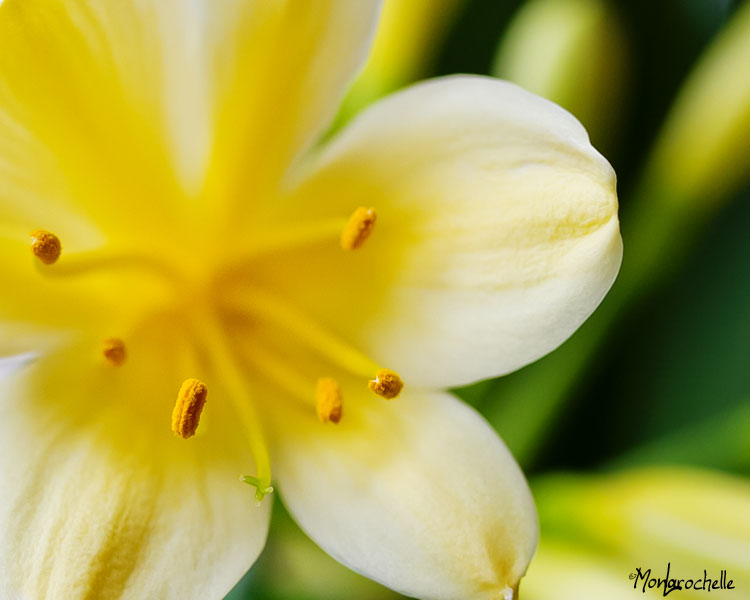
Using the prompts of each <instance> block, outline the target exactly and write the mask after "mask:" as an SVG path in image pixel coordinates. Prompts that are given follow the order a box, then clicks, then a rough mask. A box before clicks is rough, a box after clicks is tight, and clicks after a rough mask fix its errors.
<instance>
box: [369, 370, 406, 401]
mask: <svg viewBox="0 0 750 600" xmlns="http://www.w3.org/2000/svg"><path fill="white" fill-rule="evenodd" d="M367 387H369V388H370V390H372V391H373V392H374V393H376V394H377V395H378V396H381V397H382V398H385V399H386V400H392V399H393V398H395V397H396V396H398V395H399V394H400V393H401V390H402V389H403V388H404V382H403V381H402V380H401V377H400V376H399V374H398V373H396V372H395V371H391V370H390V369H380V370H379V371H378V372H377V373H376V374H375V379H372V380H370V381H368V382H367Z"/></svg>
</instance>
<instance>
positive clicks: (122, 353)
mask: <svg viewBox="0 0 750 600" xmlns="http://www.w3.org/2000/svg"><path fill="white" fill-rule="evenodd" d="M102 354H103V355H104V358H105V359H106V361H107V362H108V363H109V364H110V365H112V366H113V367H119V366H122V364H123V363H124V362H125V360H126V359H127V357H128V352H127V348H126V347H125V342H123V341H122V340H121V339H119V338H107V339H106V340H104V342H103V343H102Z"/></svg>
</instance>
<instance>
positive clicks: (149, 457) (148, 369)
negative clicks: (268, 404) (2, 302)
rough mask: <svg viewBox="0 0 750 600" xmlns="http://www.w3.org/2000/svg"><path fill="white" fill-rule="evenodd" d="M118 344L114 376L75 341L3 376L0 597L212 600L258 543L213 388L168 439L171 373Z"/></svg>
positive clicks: (261, 525)
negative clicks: (124, 356) (184, 428)
mask: <svg viewBox="0 0 750 600" xmlns="http://www.w3.org/2000/svg"><path fill="white" fill-rule="evenodd" d="M127 339H128V341H129V342H130V344H129V347H128V349H129V356H128V360H127V361H126V363H125V364H124V365H123V366H121V367H118V368H113V367H110V366H108V365H106V364H105V363H104V362H103V360H102V359H101V356H99V357H98V359H97V356H96V353H95V352H94V349H92V348H90V347H88V346H87V345H86V344H85V343H81V344H80V345H78V346H71V347H66V348H64V349H60V350H58V351H57V352H56V353H53V354H51V355H50V356H47V357H44V358H42V359H39V360H37V361H36V362H34V363H33V364H32V365H31V366H30V367H27V369H26V370H25V371H24V372H23V373H20V374H19V373H16V374H14V375H13V376H12V379H8V378H7V377H6V378H5V379H3V381H2V386H3V393H2V395H1V396H0V410H2V414H3V419H2V421H1V422H0V598H9V599H10V598H12V599H14V600H16V599H23V598H28V599H34V600H36V599H37V598H70V599H84V598H86V599H93V598H96V599H97V600H98V599H101V600H108V599H115V598H116V599H133V600H141V599H143V598H160V599H161V598H164V599H170V598H174V599H180V600H183V599H190V598H195V599H196V600H210V599H212V598H215V599H217V600H218V599H221V598H223V597H224V595H225V594H226V593H227V592H228V591H229V590H230V589H231V588H232V586H233V585H234V584H235V583H236V582H237V581H238V580H239V578H240V577H241V576H242V575H243V573H245V571H246V570H247V569H248V568H249V567H250V566H251V565H252V563H253V561H254V560H255V558H256V557H257V556H258V554H259V553H260V551H261V549H262V547H263V545H264V542H265V537H266V532H267V527H268V517H269V510H270V505H271V502H270V500H267V501H265V502H264V503H263V504H262V505H261V507H256V506H255V505H254V502H253V493H252V490H251V489H249V488H248V487H247V486H246V485H244V484H242V483H241V482H240V481H239V480H238V476H239V475H240V474H241V473H243V472H246V471H245V469H247V470H248V471H247V472H251V473H252V472H253V467H252V459H251V458H250V457H249V453H248V452H247V449H246V447H245V446H244V445H243V444H242V443H241V438H242V435H241V431H240V430H239V429H238V428H237V427H236V426H229V427H224V424H227V423H229V424H231V423H232V420H231V417H228V416H227V415H226V414H225V412H223V411H226V410H227V409H226V407H225V406H223V405H224V404H226V403H222V402H220V401H218V399H219V398H221V393H220V392H216V390H214V392H215V395H216V398H215V399H214V400H215V401H214V403H213V406H212V405H211V404H210V400H209V406H208V407H207V409H206V412H209V411H211V412H212V413H213V414H212V415H211V416H212V423H211V424H212V425H213V429H209V430H208V431H205V429H204V431H203V432H201V430H200V429H199V433H198V435H196V436H195V437H194V438H191V439H190V440H182V439H180V438H177V437H176V436H174V435H173V434H172V433H171V432H170V430H169V415H170V412H171V405H172V404H173V403H174V397H175V394H176V389H177V388H176V387H175V384H174V381H173V379H174V375H175V370H174V369H172V368H171V365H169V364H166V363H165V362H164V361H163V360H162V361H160V360H157V359H158V357H157V356H156V355H154V354H153V353H152V354H146V350H145V347H144V346H143V345H141V343H140V342H141V341H142V340H139V339H138V338H137V337H133V338H127ZM83 341H84V342H85V340H83ZM151 341H152V342H153V340H151ZM171 351H172V352H174V349H171ZM149 365H150V366H149ZM202 425H203V424H202Z"/></svg>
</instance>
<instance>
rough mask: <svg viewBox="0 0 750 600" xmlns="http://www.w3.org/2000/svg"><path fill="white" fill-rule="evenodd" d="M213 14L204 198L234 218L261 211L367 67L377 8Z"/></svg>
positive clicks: (339, 0) (330, 1)
mask: <svg viewBox="0 0 750 600" xmlns="http://www.w3.org/2000/svg"><path fill="white" fill-rule="evenodd" d="M211 6H212V9H211V10H212V11H213V10H216V9H215V8H214V7H215V6H216V3H212V4H211ZM222 6H223V8H222V10H220V11H217V12H219V13H222V14H221V15H220V19H221V20H220V21H219V24H220V26H218V27H212V28H211V29H210V30H209V36H210V38H211V40H212V42H213V44H214V46H215V52H214V53H213V55H212V57H211V60H212V61H213V62H212V63H211V64H210V65H209V66H210V67H211V69H212V73H213V77H214V81H213V84H214V88H215V99H214V102H215V115H216V122H215V139H214V148H215V152H214V154H213V156H212V161H211V169H210V176H209V180H208V184H207V185H208V192H207V195H208V196H209V197H210V198H211V199H212V200H214V201H218V202H220V203H222V202H225V201H226V202H228V203H229V204H230V206H229V208H230V209H231V208H234V209H235V211H240V214H241V212H242V211H246V210H253V211H258V210H261V209H262V200H263V199H265V197H266V194H267V193H270V192H272V191H273V187H274V186H275V185H277V184H278V179H279V177H280V176H281V175H282V174H283V172H284V171H286V169H287V168H288V167H289V164H290V163H291V162H292V160H293V159H294V158H295V157H296V156H298V155H299V154H300V153H301V152H302V151H303V150H304V149H305V148H307V147H308V146H309V145H310V144H311V143H312V142H313V141H314V140H315V138H316V137H317V136H318V135H320V134H321V133H322V131H323V129H324V128H325V127H326V125H328V123H329V121H330V120H331V119H332V118H333V116H334V114H335V112H336V110H337V108H338V104H339V102H340V100H341V98H342V95H343V93H344V92H345V90H346V86H347V85H348V84H349V83H350V82H351V79H352V78H353V77H354V75H355V74H356V71H357V69H358V67H359V66H360V65H361V64H362V63H363V62H364V60H365V58H366V55H367V52H368V50H369V46H370V42H371V39H372V36H373V34H374V30H375V27H376V24H377V17H378V13H379V7H380V2H379V0H361V1H357V2H351V1H350V0H316V1H315V2H289V1H284V2H278V1H277V0H260V1H254V2H249V1H244V2H235V3H224V4H222ZM214 209H215V206H214ZM234 217H235V218H236V214H235V215H234ZM233 222H235V223H236V221H234V220H233Z"/></svg>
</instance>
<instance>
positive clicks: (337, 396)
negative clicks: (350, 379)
mask: <svg viewBox="0 0 750 600" xmlns="http://www.w3.org/2000/svg"><path fill="white" fill-rule="evenodd" d="M315 399H316V401H317V408H318V418H319V419H320V422H321V423H328V421H330V422H331V423H338V422H339V421H340V420H341V388H340V387H339V384H338V382H337V381H336V380H335V379H334V378H333V377H323V378H321V379H318V389H317V391H316V393H315Z"/></svg>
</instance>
